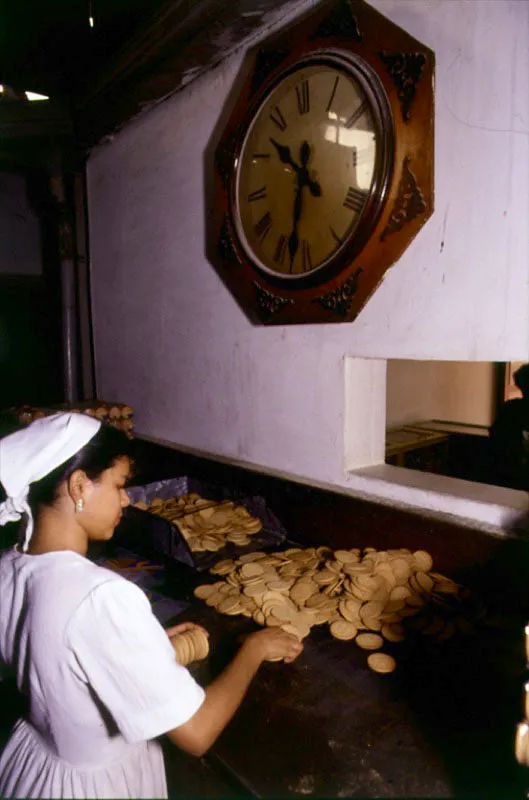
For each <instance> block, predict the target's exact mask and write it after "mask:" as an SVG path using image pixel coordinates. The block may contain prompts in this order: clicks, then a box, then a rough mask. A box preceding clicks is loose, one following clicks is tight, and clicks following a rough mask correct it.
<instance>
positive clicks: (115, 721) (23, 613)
mask: <svg viewBox="0 0 529 800" xmlns="http://www.w3.org/2000/svg"><path fill="white" fill-rule="evenodd" d="M0 667H2V668H3V669H4V670H7V671H8V672H11V673H14V675H15V676H16V679H17V684H18V687H19V689H20V691H21V692H22V693H24V694H25V695H27V697H28V698H29V705H30V710H29V715H28V718H27V719H25V720H20V721H19V722H18V723H17V725H16V726H15V729H14V731H13V733H12V735H11V738H10V739H9V742H8V744H7V746H6V748H5V750H4V752H3V754H2V756H1V757H0V796H2V797H76V798H77V797H79V798H85V797H166V796H167V785H166V780H165V770H164V765H163V757H162V752H161V748H160V745H159V744H158V742H155V741H152V740H153V739H154V738H155V737H157V736H160V735H161V734H163V733H166V732H167V731H169V730H171V729H172V728H176V727H178V726H179V725H182V724H183V723H185V722H186V721H187V720H189V719H190V718H191V717H192V716H193V715H194V714H195V713H196V711H197V710H198V708H199V707H200V705H201V704H202V702H203V700H204V690H203V689H202V688H201V687H200V686H198V684H197V683H196V682H195V680H194V679H193V678H192V676H191V675H190V674H189V672H188V671H187V670H186V669H185V668H184V667H181V666H180V665H179V664H178V663H177V662H176V659H175V654H174V650H173V648H172V645H171V643H170V641H169V639H168V637H167V635H166V633H165V632H164V630H163V628H162V627H161V625H160V624H159V623H158V622H157V620H156V619H155V617H154V616H153V614H152V611H151V607H150V604H149V601H148V600H147V598H146V596H145V594H144V593H143V592H142V591H141V589H139V588H138V587H137V586H135V585H134V584H132V583H130V582H129V581H127V580H125V579H124V578H122V577H120V576H118V575H116V574H115V573H113V572H111V571H109V570H107V569H104V568H102V567H98V566H96V565H94V564H92V563H91V562H90V561H88V560H87V559H86V558H84V557H83V556H81V555H79V554H77V553H73V552H71V551H60V552H53V553H45V554H43V555H39V556H30V555H27V554H23V553H18V552H16V551H14V550H11V551H8V552H6V553H5V554H4V555H3V556H2V557H1V558H0Z"/></svg>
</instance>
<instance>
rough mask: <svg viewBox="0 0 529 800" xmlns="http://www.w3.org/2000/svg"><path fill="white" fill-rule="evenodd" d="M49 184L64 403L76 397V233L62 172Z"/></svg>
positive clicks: (53, 177)
mask: <svg viewBox="0 0 529 800" xmlns="http://www.w3.org/2000/svg"><path fill="white" fill-rule="evenodd" d="M50 185H51V191H52V194H53V197H54V199H55V201H56V209H57V231H58V239H59V258H60V263H61V293H62V338H63V375H64V393H65V400H66V402H67V403H74V402H75V401H76V400H77V399H78V391H77V310H76V296H75V237H74V226H73V215H72V213H71V210H70V208H69V206H68V204H67V202H66V193H65V186H64V174H63V172H62V170H55V171H54V172H53V173H52V175H51V178H50Z"/></svg>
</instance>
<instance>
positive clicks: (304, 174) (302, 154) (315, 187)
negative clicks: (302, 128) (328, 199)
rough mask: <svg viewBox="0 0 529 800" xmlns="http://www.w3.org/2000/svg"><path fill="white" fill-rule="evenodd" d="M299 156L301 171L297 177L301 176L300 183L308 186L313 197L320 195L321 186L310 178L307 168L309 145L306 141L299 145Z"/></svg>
mask: <svg viewBox="0 0 529 800" xmlns="http://www.w3.org/2000/svg"><path fill="white" fill-rule="evenodd" d="M299 158H300V161H301V171H300V173H299V177H300V178H301V181H302V185H303V186H308V187H309V191H310V193H311V195H312V196H313V197H321V186H320V184H319V183H318V181H313V180H312V178H311V177H310V176H309V171H308V169H307V164H308V163H309V158H310V145H309V143H308V142H307V141H304V142H303V144H302V145H301V148H300V151H299Z"/></svg>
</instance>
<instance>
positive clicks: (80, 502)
mask: <svg viewBox="0 0 529 800" xmlns="http://www.w3.org/2000/svg"><path fill="white" fill-rule="evenodd" d="M83 508H84V502H83V499H82V497H80V498H79V500H78V501H77V503H76V504H75V513H76V514H80V513H81V511H82V510H83Z"/></svg>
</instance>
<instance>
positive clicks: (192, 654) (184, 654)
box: [171, 628, 209, 667]
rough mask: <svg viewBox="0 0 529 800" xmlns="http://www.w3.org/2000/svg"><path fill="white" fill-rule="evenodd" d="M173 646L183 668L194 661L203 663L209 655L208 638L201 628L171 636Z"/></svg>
mask: <svg viewBox="0 0 529 800" xmlns="http://www.w3.org/2000/svg"><path fill="white" fill-rule="evenodd" d="M171 644H172V645H173V648H174V651H175V653H176V660H177V661H178V663H179V664H181V665H182V666H183V667H185V666H187V664H191V663H192V662H193V661H202V659H203V658H206V656H207V655H208V653H209V642H208V637H207V636H206V634H205V633H204V631H203V630H202V629H201V628H191V630H188V631H184V632H183V633H177V634H175V635H174V636H171Z"/></svg>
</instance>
